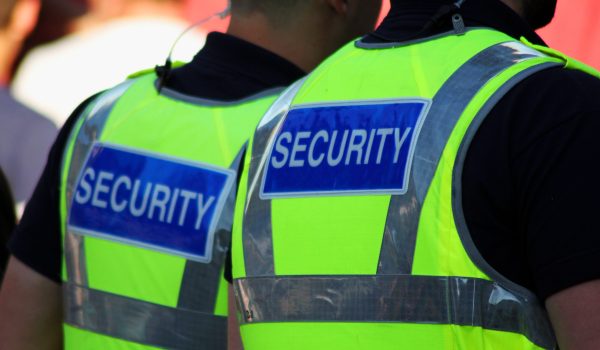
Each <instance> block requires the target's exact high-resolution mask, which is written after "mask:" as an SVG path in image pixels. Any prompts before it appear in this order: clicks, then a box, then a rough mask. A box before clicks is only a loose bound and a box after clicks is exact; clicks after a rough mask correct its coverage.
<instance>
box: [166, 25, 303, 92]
mask: <svg viewBox="0 0 600 350" xmlns="http://www.w3.org/2000/svg"><path fill="white" fill-rule="evenodd" d="M304 75H306V72H304V71H302V70H301V69H300V68H298V67H297V66H296V65H294V64H293V63H291V62H289V61H287V60H286V59H284V58H282V57H280V56H278V55H276V54H274V53H273V52H271V51H268V50H266V49H263V48H262V47H259V46H256V45H254V44H252V43H249V42H247V41H245V40H242V39H239V38H236V37H234V36H232V35H228V34H222V33H218V32H213V33H210V34H209V35H208V37H207V38H206V43H205V45H204V48H203V49H202V50H200V52H198V54H196V56H195V57H194V59H193V60H192V62H190V63H188V64H186V65H185V66H183V67H180V68H177V69H175V70H173V73H172V75H171V76H170V78H169V79H168V81H167V84H166V86H167V87H169V88H171V89H173V90H175V91H177V92H180V93H183V94H186V95H190V96H194V97H200V98H205V99H215V100H224V101H231V100H238V99H243V98H246V97H249V96H252V95H255V94H258V93H260V92H262V91H264V90H269V89H273V88H276V87H287V86H289V85H290V84H292V83H293V82H295V81H296V80H298V79H300V78H302V77H303V76H304Z"/></svg>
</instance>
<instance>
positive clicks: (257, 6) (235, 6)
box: [231, 0, 307, 18]
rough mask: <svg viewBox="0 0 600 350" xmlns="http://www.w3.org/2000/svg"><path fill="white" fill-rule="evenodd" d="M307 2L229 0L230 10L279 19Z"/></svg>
mask: <svg viewBox="0 0 600 350" xmlns="http://www.w3.org/2000/svg"><path fill="white" fill-rule="evenodd" d="M306 3H307V0H231V9H232V11H233V12H238V13H251V12H254V11H258V12H262V13H264V14H265V15H267V16H268V17H273V18H279V17H280V15H282V14H285V13H288V12H289V11H291V10H293V9H294V7H296V6H298V5H302V4H306Z"/></svg>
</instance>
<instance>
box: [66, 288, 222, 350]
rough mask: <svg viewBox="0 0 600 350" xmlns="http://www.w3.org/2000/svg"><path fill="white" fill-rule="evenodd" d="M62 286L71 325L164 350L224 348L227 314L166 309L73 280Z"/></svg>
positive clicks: (67, 318) (67, 315) (216, 349)
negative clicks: (81, 284)
mask: <svg viewBox="0 0 600 350" xmlns="http://www.w3.org/2000/svg"><path fill="white" fill-rule="evenodd" d="M63 288H64V294H65V306H64V308H65V310H64V312H65V322H66V323H67V324H69V325H72V326H74V327H77V328H80V329H84V330H89V331H92V332H95V333H99V334H103V335H107V336H110V337H113V338H118V339H123V340H127V341H131V342H136V343H140V344H144V345H149V346H156V347H162V348H167V349H178V350H225V349H226V348H227V318H226V317H222V316H215V315H212V314H207V313H202V312H197V311H193V310H186V309H175V308H169V307H166V306H161V305H156V304H151V303H147V302H143V301H140V300H134V299H129V298H125V297H122V296H118V295H114V294H109V293H105V292H102V291H98V290H93V289H88V288H85V287H80V286H76V285H74V284H72V283H66V284H64V285H63Z"/></svg>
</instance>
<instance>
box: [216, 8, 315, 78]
mask: <svg viewBox="0 0 600 350" xmlns="http://www.w3.org/2000/svg"><path fill="white" fill-rule="evenodd" d="M227 34H229V35H233V36H235V37H237V38H240V39H243V40H245V41H247V42H250V43H252V44H254V45H257V46H260V47H262V48H263V49H266V50H269V51H271V52H273V53H274V54H277V55H278V56H280V57H283V58H285V59H286V60H288V61H290V62H292V63H293V64H295V65H296V66H298V67H300V68H301V69H302V70H304V71H305V72H309V71H311V70H312V69H313V68H314V67H315V66H316V65H317V63H318V62H316V61H317V60H316V59H315V58H314V56H315V55H314V54H311V53H314V50H311V49H308V48H307V47H306V46H305V45H302V41H303V39H304V38H303V37H301V36H290V34H288V33H287V32H286V31H285V30H281V29H278V30H274V29H273V28H272V25H271V24H270V23H269V21H268V20H267V19H266V18H265V17H264V16H261V15H260V14H252V15H249V16H232V17H231V21H230V23H229V28H228V29H227ZM290 37H293V38H294V42H290V40H289V38H290Z"/></svg>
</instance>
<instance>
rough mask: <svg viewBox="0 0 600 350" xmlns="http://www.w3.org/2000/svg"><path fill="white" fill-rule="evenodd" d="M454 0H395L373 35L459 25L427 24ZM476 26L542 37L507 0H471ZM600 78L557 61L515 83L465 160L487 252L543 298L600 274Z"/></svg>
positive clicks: (469, 211) (471, 222)
mask: <svg viewBox="0 0 600 350" xmlns="http://www.w3.org/2000/svg"><path fill="white" fill-rule="evenodd" d="M448 2H449V1H444V0H437V1H432V0H428V1H426V2H424V1H414V0H412V1H411V0H392V10H391V12H390V14H389V15H388V17H387V18H386V19H385V20H384V22H383V23H382V25H381V26H380V28H378V30H377V31H376V32H374V33H373V34H372V35H369V36H367V38H366V39H365V40H366V41H369V42H386V41H404V40H414V39H417V38H420V37H427V36H431V35H434V34H437V33H441V32H445V31H449V30H451V29H452V27H451V21H450V18H449V17H447V18H445V19H443V20H442V21H441V22H440V24H439V25H438V26H436V27H433V28H431V29H430V30H427V31H423V28H424V27H425V24H426V23H427V22H428V21H429V19H430V18H431V17H432V16H433V14H434V13H436V12H437V10H438V9H439V8H440V6H441V5H442V4H447V3H448ZM461 14H462V16H463V17H464V20H465V23H466V25H467V26H468V27H491V28H494V29H497V30H500V31H502V32H504V33H506V34H508V35H510V36H512V37H514V38H517V39H518V38H520V37H523V36H524V37H526V38H527V39H528V40H529V41H530V42H533V43H536V44H543V41H542V39H541V38H540V37H538V36H537V35H536V34H535V32H533V30H532V29H531V28H530V27H529V26H528V25H527V23H525V22H524V21H523V20H522V19H521V18H520V17H519V16H518V15H517V14H516V13H514V12H513V11H512V10H510V9H509V8H508V7H507V6H506V5H504V4H503V3H502V2H500V1H499V0H477V1H467V2H466V3H465V4H464V6H463V8H462V9H461ZM598 130H600V79H597V78H595V77H592V76H590V75H587V74H585V73H582V72H580V71H575V70H568V69H563V68H552V69H548V70H545V71H542V72H539V73H536V74H534V75H532V76H531V77H529V78H527V79H525V80H524V81H523V82H521V83H520V84H519V85H517V86H516V87H515V88H513V89H512V90H511V91H510V92H509V93H508V94H507V95H506V96H505V97H504V98H503V99H502V100H501V101H500V102H498V104H497V105H496V106H495V108H494V109H493V110H492V111H491V112H490V114H489V115H488V116H487V118H486V120H485V121H484V123H483V124H482V125H481V127H480V129H479V130H478V132H477V134H476V136H475V138H474V140H473V142H472V144H471V146H470V148H469V150H468V153H467V158H466V161H465V164H464V172H463V178H462V184H463V193H462V195H463V207H464V213H465V218H466V221H467V226H468V227H469V231H470V233H471V236H472V238H473V240H474V242H475V245H476V247H477V249H478V250H479V251H480V253H481V255H482V256H483V258H484V259H485V260H486V261H487V262H488V263H489V264H490V265H491V266H492V267H493V268H494V269H495V270H497V271H498V272H499V273H501V274H502V275H504V276H505V277H507V278H508V279H510V280H512V281H513V282H516V283H518V284H520V285H522V286H525V287H527V288H528V289H530V290H532V291H534V292H535V293H536V294H537V295H538V296H539V297H540V298H541V299H542V300H545V299H546V298H547V297H548V296H550V295H552V294H554V293H556V292H559V291H561V290H564V289H566V288H569V287H572V286H574V285H577V284H580V283H583V282H587V281H591V280H595V279H598V278H600V230H599V229H598V227H597V224H596V218H595V215H597V213H598V212H600V201H599V200H598V198H600V187H599V186H597V185H596V180H597V170H599V167H598V165H597V164H596V159H599V158H598V157H600V138H598V137H597V135H596V132H597V131H598Z"/></svg>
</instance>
